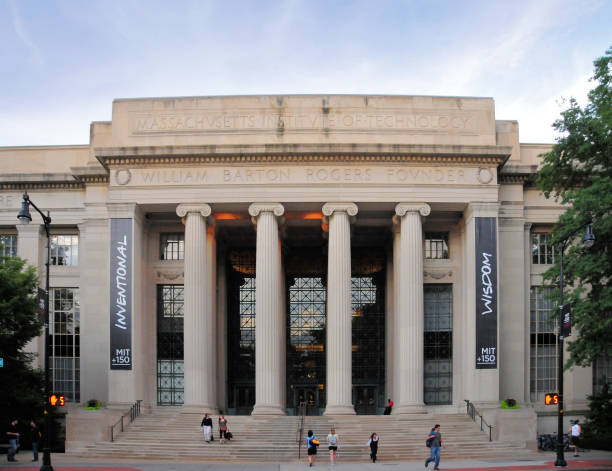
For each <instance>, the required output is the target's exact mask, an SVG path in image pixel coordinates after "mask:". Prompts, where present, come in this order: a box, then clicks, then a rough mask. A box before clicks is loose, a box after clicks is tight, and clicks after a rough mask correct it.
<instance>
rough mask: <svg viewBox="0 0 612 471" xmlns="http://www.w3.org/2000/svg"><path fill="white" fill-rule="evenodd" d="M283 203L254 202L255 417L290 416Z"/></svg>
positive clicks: (252, 206) (250, 211) (251, 212)
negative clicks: (281, 232) (281, 222)
mask: <svg viewBox="0 0 612 471" xmlns="http://www.w3.org/2000/svg"><path fill="white" fill-rule="evenodd" d="M284 211H285V210H284V208H283V206H282V205H281V204H278V203H276V204H274V203H261V204H260V203H253V204H252V205H251V206H249V214H250V215H251V216H252V219H253V222H254V223H255V224H256V225H257V254H256V261H255V264H256V265H255V273H256V275H255V407H254V408H253V415H283V414H286V405H285V404H284V400H283V398H284V397H285V393H284V391H285V375H286V372H285V354H286V352H285V328H286V326H285V313H284V311H283V303H282V298H281V296H280V293H281V292H282V286H283V285H282V276H281V246H280V237H279V233H278V220H277V218H278V217H280V216H282V215H283V214H284Z"/></svg>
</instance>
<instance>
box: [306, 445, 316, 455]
mask: <svg viewBox="0 0 612 471" xmlns="http://www.w3.org/2000/svg"><path fill="white" fill-rule="evenodd" d="M316 454H317V447H316V446H314V445H313V446H311V447H310V448H308V456H313V455H316Z"/></svg>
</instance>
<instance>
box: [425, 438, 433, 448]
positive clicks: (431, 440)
mask: <svg viewBox="0 0 612 471" xmlns="http://www.w3.org/2000/svg"><path fill="white" fill-rule="evenodd" d="M431 442H433V438H428V439H427V440H425V446H426V447H427V448H431Z"/></svg>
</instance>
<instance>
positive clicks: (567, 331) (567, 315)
mask: <svg viewBox="0 0 612 471" xmlns="http://www.w3.org/2000/svg"><path fill="white" fill-rule="evenodd" d="M570 335H572V307H571V306H570V305H569V304H565V305H564V306H563V307H562V308H561V337H563V338H565V337H569V336H570Z"/></svg>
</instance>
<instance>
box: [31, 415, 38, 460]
mask: <svg viewBox="0 0 612 471" xmlns="http://www.w3.org/2000/svg"><path fill="white" fill-rule="evenodd" d="M30 440H31V441H32V455H33V458H32V461H38V442H39V441H40V429H39V428H38V425H36V422H34V420H30Z"/></svg>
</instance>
